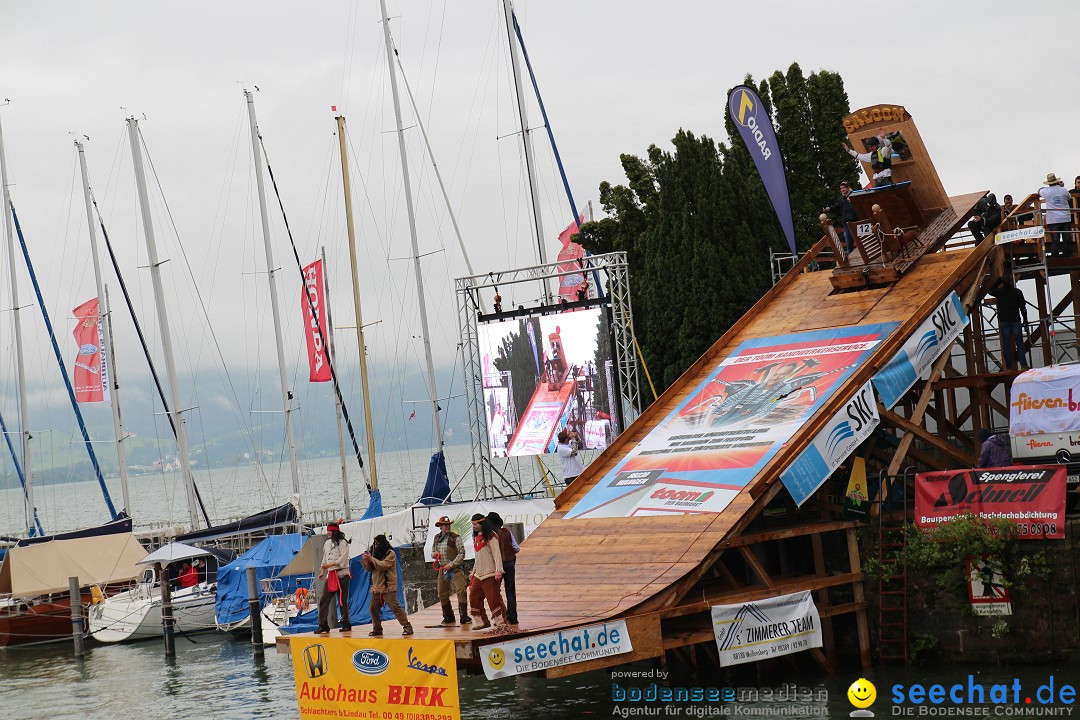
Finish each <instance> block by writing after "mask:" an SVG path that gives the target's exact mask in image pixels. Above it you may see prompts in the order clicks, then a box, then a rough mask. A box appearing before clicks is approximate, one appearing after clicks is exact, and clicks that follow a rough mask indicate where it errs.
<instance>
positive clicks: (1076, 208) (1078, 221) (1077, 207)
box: [1069, 175, 1080, 228]
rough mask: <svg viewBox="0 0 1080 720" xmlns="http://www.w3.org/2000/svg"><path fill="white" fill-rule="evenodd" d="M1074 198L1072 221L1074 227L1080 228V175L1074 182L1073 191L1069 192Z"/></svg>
mask: <svg viewBox="0 0 1080 720" xmlns="http://www.w3.org/2000/svg"><path fill="white" fill-rule="evenodd" d="M1069 195H1070V197H1071V198H1072V221H1073V227H1075V228H1080V175H1077V176H1076V179H1075V180H1073V189H1072V190H1070V191H1069Z"/></svg>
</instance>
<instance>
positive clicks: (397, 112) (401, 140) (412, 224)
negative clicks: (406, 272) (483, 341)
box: [379, 0, 547, 453]
mask: <svg viewBox="0 0 1080 720" xmlns="http://www.w3.org/2000/svg"><path fill="white" fill-rule="evenodd" d="M379 7H380V9H381V10H382V18H383V39H384V40H385V42H386V64H387V66H388V67H389V68H390V94H391V95H392V96H393V99H394V121H395V122H396V123H397V138H398V152H399V153H400V155H401V179H402V182H404V184H405V209H406V210H407V211H408V215H409V239H410V241H411V242H412V255H413V272H414V273H415V274H416V296H417V300H418V302H419V304H420V332H421V333H422V334H423V336H424V359H425V360H426V362H427V376H428V377H427V379H428V393H429V394H430V395H431V417H432V423H433V425H434V429H435V452H439V453H441V452H442V447H443V437H442V421H441V419H440V417H439V396H438V394H437V393H436V391H435V363H434V362H433V361H432V359H431V334H430V332H429V331H428V317H427V303H426V302H425V301H424V278H423V274H422V273H421V271H420V246H419V244H418V242H417V239H416V211H415V209H414V208H413V198H412V185H411V182H410V181H409V157H408V155H407V154H406V153H405V130H404V127H403V126H402V123H401V99H400V98H399V97H398V86H397V73H396V72H395V71H394V57H393V55H394V48H393V42H392V41H391V40H390V18H389V17H388V16H387V14H386V0H379ZM544 289H545V292H546V290H547V287H546V285H545V288H544Z"/></svg>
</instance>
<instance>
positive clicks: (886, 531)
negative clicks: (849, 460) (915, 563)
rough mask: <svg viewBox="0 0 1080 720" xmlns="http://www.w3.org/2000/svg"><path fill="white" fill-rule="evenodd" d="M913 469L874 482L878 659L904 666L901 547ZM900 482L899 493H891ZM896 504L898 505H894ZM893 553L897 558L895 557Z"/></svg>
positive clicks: (905, 606)
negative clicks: (878, 566)
mask: <svg viewBox="0 0 1080 720" xmlns="http://www.w3.org/2000/svg"><path fill="white" fill-rule="evenodd" d="M913 470H914V468H910V467H909V468H907V469H906V470H905V471H904V472H903V473H902V474H901V475H898V476H896V477H889V476H887V475H885V474H884V472H882V473H881V475H880V476H879V482H878V498H879V501H880V503H879V508H878V510H879V512H878V562H879V563H880V567H881V575H880V577H879V578H878V628H877V629H878V662H879V663H881V664H883V665H884V664H886V663H895V662H900V661H903V663H904V667H907V665H908V603H907V593H908V568H907V561H906V560H905V559H904V556H903V552H902V551H903V550H904V549H905V548H906V547H907V532H908V484H909V480H910V479H911V478H912V471H913ZM895 483H900V485H899V492H893V488H894V485H895ZM896 504H899V505H900V507H899V508H896V507H894V506H895V505H896ZM897 554H899V555H900V557H897Z"/></svg>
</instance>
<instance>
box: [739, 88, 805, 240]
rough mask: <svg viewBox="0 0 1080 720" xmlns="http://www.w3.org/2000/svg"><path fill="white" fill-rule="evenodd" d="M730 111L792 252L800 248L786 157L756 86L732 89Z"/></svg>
mask: <svg viewBox="0 0 1080 720" xmlns="http://www.w3.org/2000/svg"><path fill="white" fill-rule="evenodd" d="M727 108H728V113H729V114H730V115H731V119H732V121H733V122H734V123H735V127H736V128H738V129H739V135H740V136H741V137H742V139H743V142H744V143H746V149H747V150H749V151H750V157H752V158H754V165H755V166H756V167H757V171H758V174H759V175H761V182H762V183H764V184H765V192H766V193H767V194H768V196H769V202H771V203H772V206H773V210H775V211H776V218H777V219H778V220H779V221H780V227H781V228H783V230H784V235H785V236H786V237H787V242H788V248H790V249H791V254H792V255H798V254H799V252H798V250H797V249H796V246H795V221H794V220H793V218H792V216H791V198H790V197H789V196H788V187H787V175H786V174H785V172H784V160H783V158H782V157H781V156H780V145H779V144H778V143H777V141H776V131H775V130H774V129H773V124H772V118H770V117H769V114H768V113H767V112H765V107H764V105H762V103H761V98H760V97H758V94H757V93H756V92H754V89H753V88H751V87H748V86H746V85H737V86H735V87H733V88H732V89H731V91H730V92H729V93H728V98H727Z"/></svg>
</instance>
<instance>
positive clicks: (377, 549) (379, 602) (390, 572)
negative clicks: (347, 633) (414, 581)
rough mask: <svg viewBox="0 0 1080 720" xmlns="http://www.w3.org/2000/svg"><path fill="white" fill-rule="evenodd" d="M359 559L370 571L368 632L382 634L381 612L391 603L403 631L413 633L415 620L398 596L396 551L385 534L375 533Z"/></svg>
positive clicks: (375, 634) (374, 635)
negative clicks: (369, 619) (410, 616)
mask: <svg viewBox="0 0 1080 720" xmlns="http://www.w3.org/2000/svg"><path fill="white" fill-rule="evenodd" d="M360 563H361V564H362V565H363V566H364V569H365V570H367V571H368V572H370V573H371V604H370V605H369V606H368V610H370V611H371V632H370V633H368V635H371V636H373V637H380V636H381V635H382V634H383V631H382V618H381V617H380V616H379V615H380V613H381V611H382V606H383V605H386V606H388V607H389V608H390V610H392V611H393V613H394V617H396V618H397V621H398V622H399V623H401V627H402V628H403V629H402V631H401V634H402V635H412V634H413V627H412V623H410V622H409V616H408V615H407V614H406V613H405V609H404V608H402V607H401V603H399V602H398V599H397V555H395V554H394V549H393V548H392V547H390V541H389V540H387V539H386V536H385V535H376V536H375V541H374V542H373V543H372V544H371V550H370V551H369V552H365V553H364V554H363V555H361V556H360Z"/></svg>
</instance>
